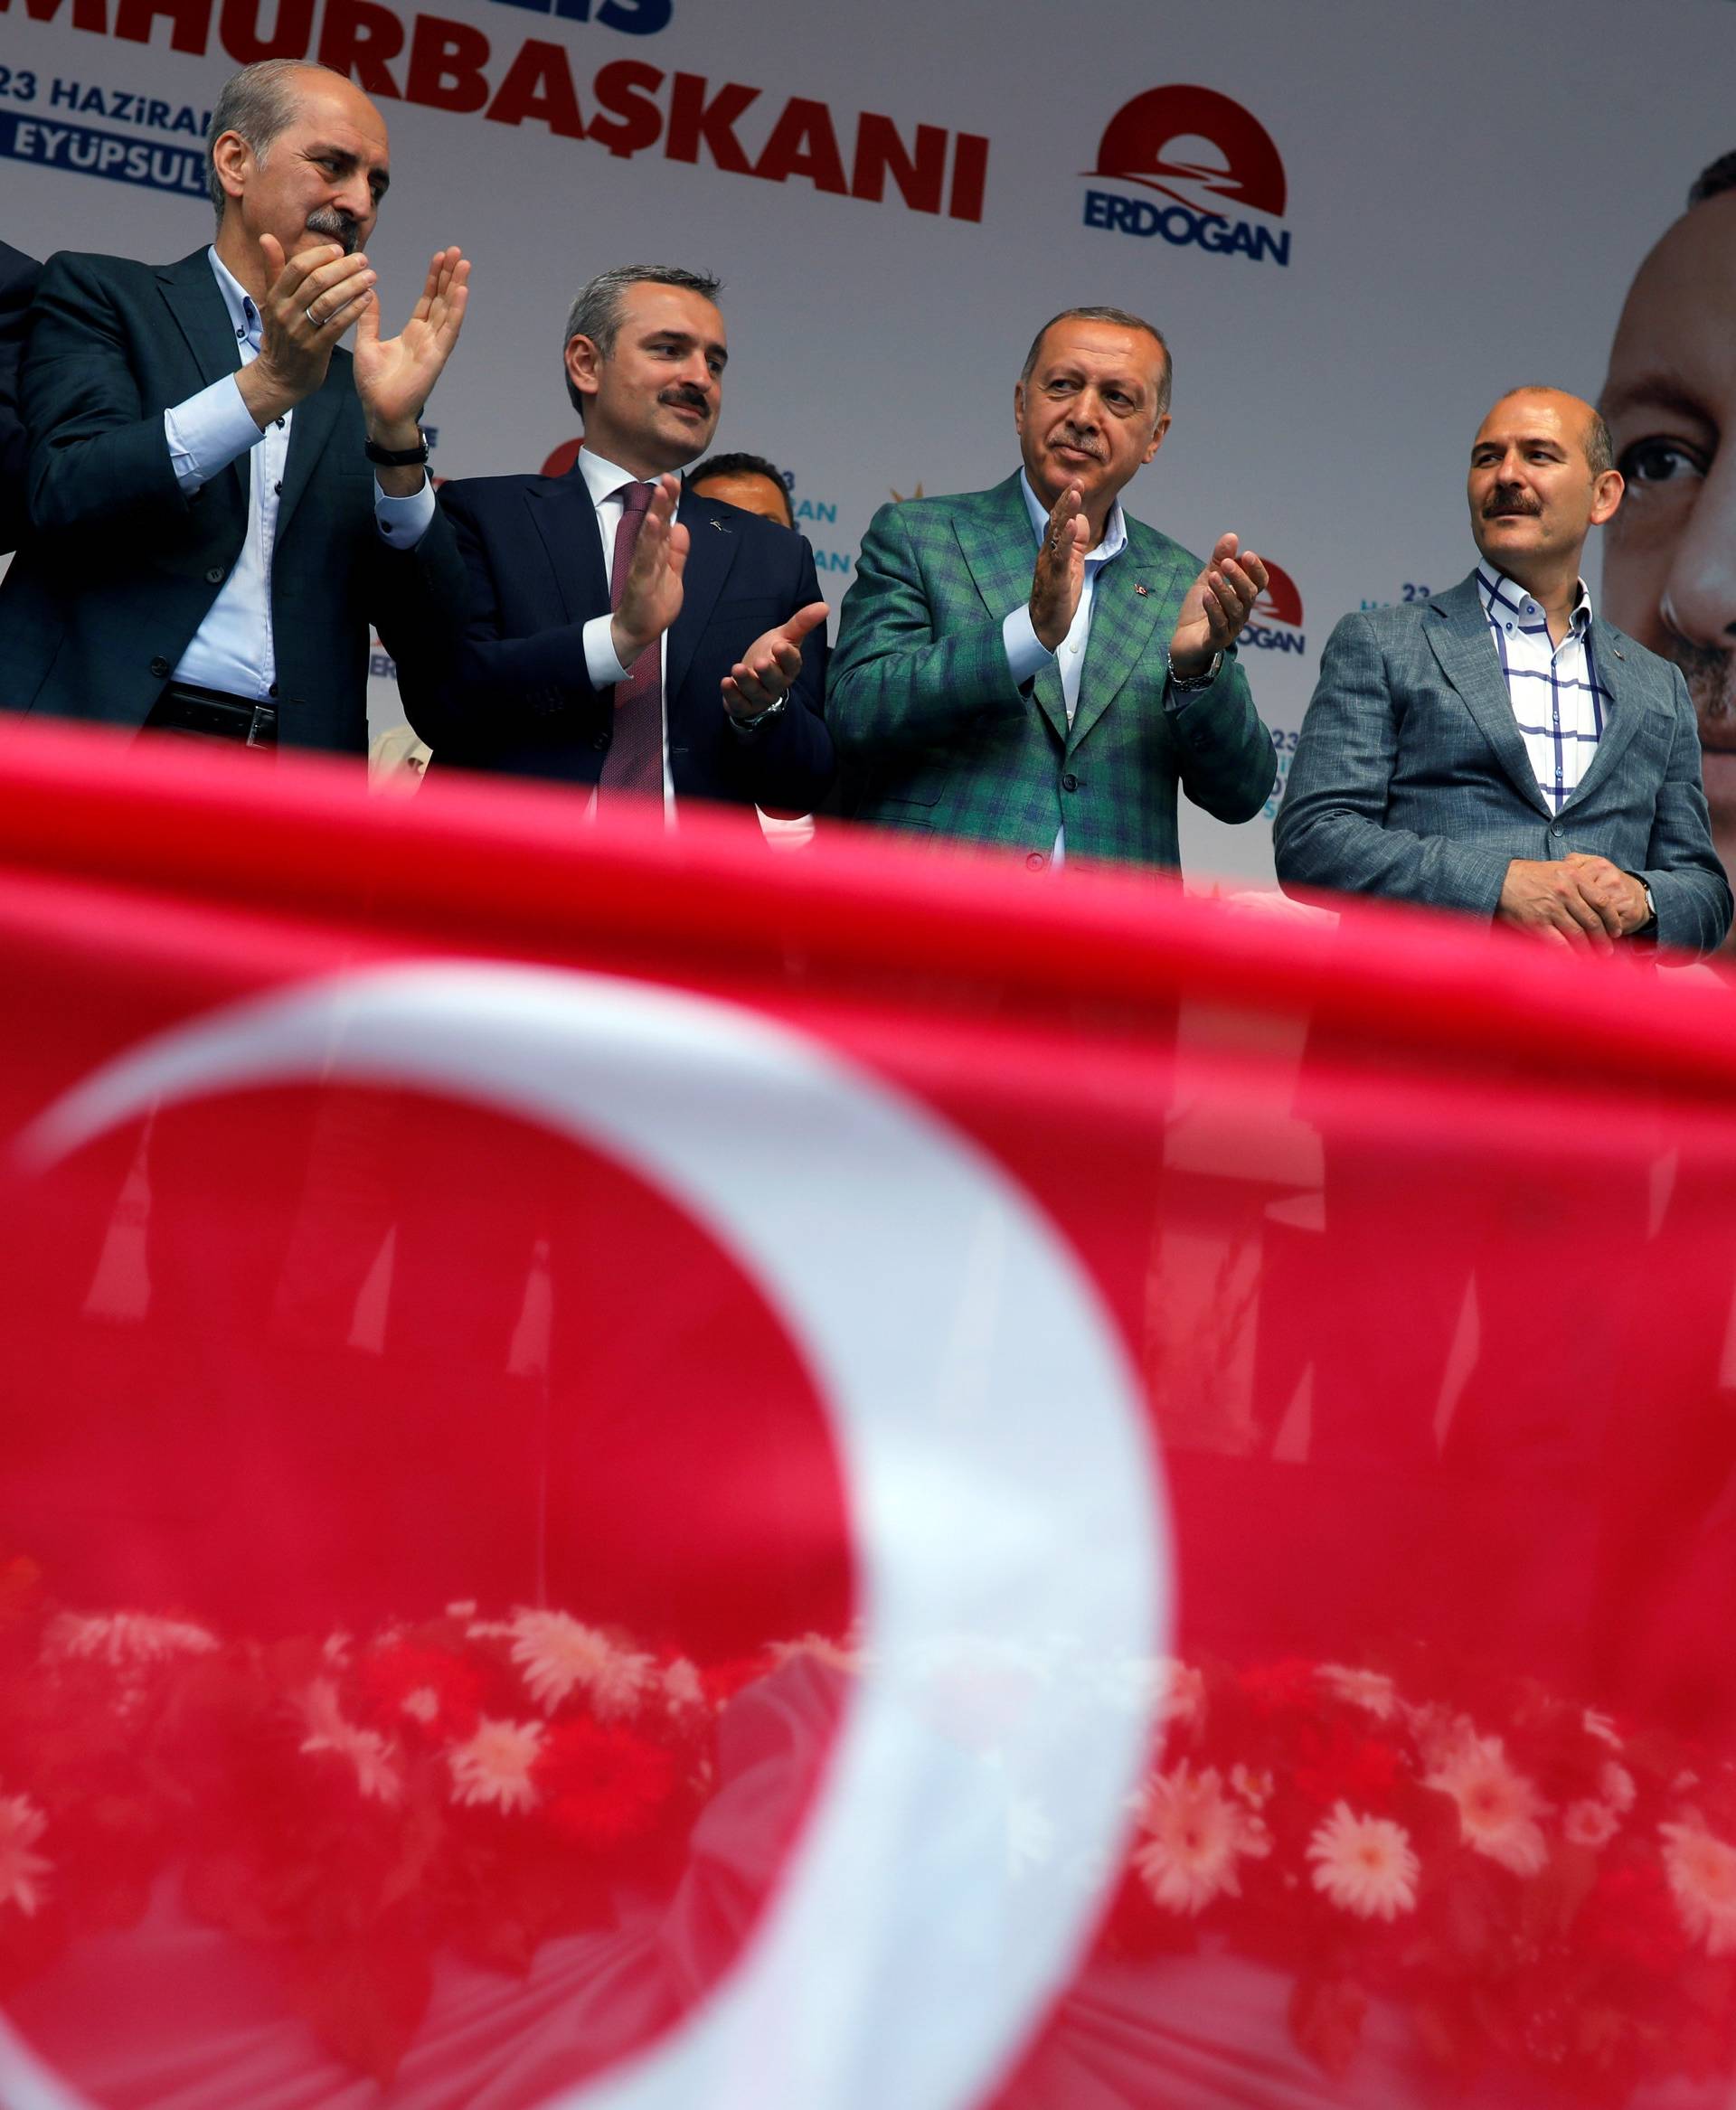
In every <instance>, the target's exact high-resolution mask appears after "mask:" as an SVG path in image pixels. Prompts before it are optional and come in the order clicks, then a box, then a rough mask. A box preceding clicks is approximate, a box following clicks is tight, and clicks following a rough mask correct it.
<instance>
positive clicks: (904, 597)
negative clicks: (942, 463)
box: [826, 307, 1277, 870]
mask: <svg viewBox="0 0 1736 2110" xmlns="http://www.w3.org/2000/svg"><path fill="white" fill-rule="evenodd" d="M1169 383H1170V362H1169V347H1168V345H1167V344H1165V341H1164V338H1163V335H1162V334H1161V332H1159V331H1158V330H1156V329H1155V328H1154V327H1153V326H1152V325H1151V324H1149V323H1147V322H1143V321H1141V320H1140V318H1139V317H1138V316H1133V315H1128V314H1127V313H1126V312H1125V311H1124V310H1122V309H1118V308H1107V307H1089V308H1070V309H1069V310H1067V311H1066V312H1065V313H1064V314H1062V315H1060V316H1056V317H1055V318H1054V320H1053V321H1052V322H1051V323H1049V324H1047V325H1044V327H1043V329H1042V330H1041V331H1039V332H1038V334H1037V338H1036V342H1035V343H1034V344H1033V345H1032V347H1031V353H1030V356H1029V357H1028V358H1027V359H1026V361H1025V363H1024V372H1023V373H1022V374H1021V376H1020V378H1019V382H1018V386H1017V387H1016V388H1015V389H1014V395H1013V407H1014V422H1015V424H1016V426H1017V428H1018V434H1019V450H1020V453H1021V454H1022V455H1023V457H1024V469H1023V471H1022V473H1021V474H1020V475H1018V476H1011V477H1009V478H1008V479H1007V481H1006V482H1005V484H1000V485H996V486H995V489H993V490H992V491H974V492H967V493H966V494H964V495H961V496H959V497H955V498H931V499H924V500H913V501H908V502H906V503H904V504H897V505H883V506H882V508H881V509H880V511H879V512H878V513H876V514H875V515H874V518H873V522H872V523H870V525H869V529H868V532H867V535H866V537H865V538H864V540H863V546H862V554H861V556H860V558H859V559H858V560H857V564H856V577H855V580H854V584H853V585H852V586H851V589H850V591H849V593H848V594H847V595H846V596H845V598H844V614H843V619H842V622H841V625H840V628H839V633H838V643H837V649H836V651H835V653H834V654H833V656H832V665H831V671H830V674H829V676H828V679H827V684H826V688H827V692H826V720H827V722H828V723H829V725H830V726H831V728H832V735H833V739H834V740H835V744H836V746H837V748H838V749H839V752H840V754H841V755H842V756H843V757H844V761H845V764H846V767H847V768H849V770H850V772H851V774H852V777H853V778H854V787H855V788H854V805H853V810H854V814H855V816H856V818H857V819H859V820H863V821H870V822H875V823H879V824H882V825H884V826H888V827H896V828H901V829H913V830H918V831H925V832H928V833H930V834H936V835H953V836H967V837H969V838H971V839H973V840H975V841H977V842H981V843H1001V844H1004V845H1005V846H1007V847H1008V848H1010V849H1014V850H1020V851H1023V852H1024V853H1025V862H1026V863H1027V864H1029V865H1030V866H1031V867H1032V868H1033V870H1034V869H1038V868H1041V867H1042V866H1044V865H1047V864H1049V863H1051V862H1054V863H1060V862H1061V861H1062V859H1063V858H1072V857H1092V858H1109V859H1116V860H1118V861H1120V862H1126V863H1137V864H1154V865H1168V866H1174V865H1175V863H1176V862H1178V855H1179V850H1178V843H1177V839H1176V832H1175V787H1176V786H1177V784H1180V785H1181V786H1182V787H1183V788H1184V790H1185V791H1186V793H1187V795H1188V796H1189V797H1190V798H1191V799H1193V800H1194V803H1195V804H1196V805H1201V806H1203V807H1204V808H1205V810H1206V811H1207V812H1208V813H1211V814H1215V815H1217V817H1218V818H1219V819H1220V820H1224V821H1245V820H1250V819H1251V818H1252V817H1253V815H1256V814H1257V813H1259V811H1260V808H1261V806H1262V805H1264V804H1265V802H1266V797H1267V794H1268V793H1269V791H1270V790H1271V788H1272V784H1273V781H1274V779H1275V777H1276V775H1277V761H1276V758H1275V756H1274V754H1273V750H1272V741H1271V736H1270V734H1269V732H1268V731H1267V730H1266V728H1265V726H1263V725H1262V724H1261V723H1260V718H1259V716H1258V714H1257V713H1256V711H1255V710H1254V707H1253V703H1252V701H1251V699H1250V696H1249V693H1248V683H1247V681H1246V679H1245V678H1244V677H1243V674H1242V672H1241V667H1240V666H1239V665H1238V664H1236V658H1235V654H1234V650H1233V646H1234V642H1235V639H1236V636H1237V635H1238V633H1239V632H1240V631H1241V627H1242V626H1243V624H1244V623H1246V621H1247V620H1248V617H1249V615H1250V612H1251V610H1252V608H1253V606H1254V603H1255V601H1256V600H1258V598H1260V594H1261V592H1262V591H1263V590H1264V589H1265V586H1266V567H1265V566H1264V565H1263V564H1262V563H1261V562H1260V559H1259V558H1258V557H1257V556H1255V555H1254V553H1253V551H1251V550H1249V551H1240V553H1239V552H1238V544H1237V539H1236V537H1235V536H1234V535H1222V536H1221V537H1220V538H1219V540H1218V543H1217V546H1216V548H1215V549H1214V550H1213V551H1212V559H1211V561H1210V562H1209V563H1208V564H1206V565H1204V566H1202V565H1201V564H1200V561H1199V560H1198V559H1197V558H1195V557H1191V556H1189V554H1188V553H1187V551H1185V550H1184V549H1182V548H1181V547H1180V546H1179V545H1178V544H1176V543H1175V542H1171V541H1170V540H1169V538H1168V537H1167V536H1166V535H1160V534H1158V533H1157V532H1156V530H1155V529H1153V528H1148V527H1146V526H1144V525H1142V524H1141V523H1139V522H1138V521H1136V520H1129V519H1128V518H1127V515H1126V514H1125V513H1123V512H1122V510H1121V506H1120V503H1119V495H1120V492H1121V490H1122V487H1123V486H1124V485H1126V484H1127V483H1128V482H1129V481H1131V479H1132V477H1133V476H1134V475H1135V473H1136V471H1137V470H1138V469H1139V468H1140V466H1142V465H1143V464H1144V463H1146V462H1148V461H1149V460H1150V459H1151V457H1152V456H1153V455H1155V454H1156V451H1157V449H1158V447H1160V446H1161V445H1162V444H1163V438H1164V435H1165V432H1166V431H1167V430H1168V429H1169ZM1165 648H1167V649H1165Z"/></svg>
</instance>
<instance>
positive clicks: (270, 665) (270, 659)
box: [163, 249, 434, 702]
mask: <svg viewBox="0 0 1736 2110" xmlns="http://www.w3.org/2000/svg"><path fill="white" fill-rule="evenodd" d="M206 254H207V255H208V256H209V257H210V259H211V268H212V274H213V275H214V277H215V278H216V280H217V289H218V291H219V292H220V293H221V294H222V297H223V306H224V307H225V308H226V309H227V310H228V313H229V321H230V327H231V329H232V330H233V331H234V333H235V342H236V344H238V345H239V346H240V347H241V363H242V365H243V366H249V365H251V364H252V363H253V361H254V360H255V359H257V358H258V357H259V341H260V334H261V332H260V325H259V310H258V308H256V307H255V306H254V305H253V302H252V300H251V299H250V297H249V296H248V294H247V292H246V290H245V289H244V287H242V286H241V282H240V280H239V279H237V278H236V277H235V275H234V274H233V272H231V270H230V269H229V268H228V267H227V265H225V264H224V263H223V261H222V259H221V258H220V257H219V256H218V254H217V251H216V250H214V249H213V250H207V252H206ZM294 416H295V412H294V411H293V410H290V411H286V412H285V414H284V415H283V416H282V417H281V418H278V419H275V420H274V421H273V422H272V423H271V424H270V425H269V426H268V427H267V429H265V430H264V431H263V432H261V431H260V430H259V427H258V425H256V424H255V423H254V421H253V413H252V411H251V410H249V409H248V407H247V404H246V402H245V401H244V400H243V399H242V396H241V389H240V387H239V385H238V384H237V382H236V380H235V376H234V375H233V374H232V373H230V374H225V375H224V376H223V378H222V381H212V384H211V386H210V387H209V388H207V389H201V390H200V391H199V393H198V394H197V395H194V396H189V397H188V398H187V400H185V402H183V403H177V404H175V407H174V409H173V410H165V411H164V413H163V431H164V436H165V438H166V440H167V442H168V448H169V461H170V464H171V466H173V467H174V470H175V482H176V483H177V484H179V485H180V486H181V488H182V490H183V491H184V493H185V494H186V495H187V496H188V497H191V496H192V495H193V493H194V492H195V491H197V490H199V489H200V488H201V486H202V485H205V484H208V483H210V481H211V479H212V477H213V476H220V475H221V474H222V471H223V470H224V469H226V468H227V467H228V466H229V465H230V464H231V462H234V461H239V460H240V459H241V457H242V456H243V455H248V454H250V460H249V463H248V471H249V475H248V512H247V539H246V541H245V542H243V543H242V544H241V555H240V556H239V557H238V558H237V559H236V560H235V563H234V566H233V568H232V569H231V571H230V574H229V577H228V578H227V579H224V581H223V584H222V590H221V591H220V592H219V594H218V596H217V598H216V599H215V600H214V601H212V604H211V607H210V608H209V610H208V611H207V612H206V615H205V619H204V621H203V623H201V624H200V626H199V627H198V629H197V630H196V631H195V632H194V633H193V638H192V641H191V642H190V643H189V645H188V646H187V649H186V650H185V652H184V653H183V654H182V655H181V659H180V662H179V664H177V665H176V667H175V680H176V681H177V682H190V683H193V686H194V687H196V688H201V689H216V690H218V691H220V692H222V694H223V695H225V696H240V697H242V698H243V699H245V700H246V701H248V702H266V701H268V700H269V698H270V697H272V696H274V695H275V694H276V693H277V680H278V655H277V646H276V644H275V642H274V640H273V637H272V635H271V552H272V550H273V548H274V546H275V544H276V542H277V537H278V501H279V500H280V499H281V497H282V495H283V471H284V465H285V463H286V461H287V460H288V454H289V430H290V420H291V419H293V418H294ZM373 517H374V523H375V525H376V526H377V527H378V528H379V530H380V532H381V534H382V536H383V537H384V538H385V539H386V540H387V541H389V542H391V543H392V545H393V547H394V548H396V549H401V550H413V549H414V548H415V547H416V545H417V543H418V542H420V541H421V539H422V537H423V535H424V534H426V533H427V532H428V528H429V523H430V522H431V521H432V520H433V518H434V489H433V485H431V484H430V483H429V480H428V478H427V477H426V476H424V477H423V479H422V487H421V489H420V491H417V492H415V493H413V494H412V495H410V497H408V498H389V497H388V496H387V495H386V494H385V493H384V492H383V491H382V489H381V488H380V483H379V479H378V478H377V477H376V478H375V479H374V486H373Z"/></svg>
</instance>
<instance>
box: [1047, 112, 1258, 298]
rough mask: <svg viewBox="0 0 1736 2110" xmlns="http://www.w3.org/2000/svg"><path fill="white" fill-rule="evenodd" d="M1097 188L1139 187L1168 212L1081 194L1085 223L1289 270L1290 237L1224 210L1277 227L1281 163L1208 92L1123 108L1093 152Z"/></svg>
mask: <svg viewBox="0 0 1736 2110" xmlns="http://www.w3.org/2000/svg"><path fill="white" fill-rule="evenodd" d="M1085 174H1086V175H1087V177H1088V178H1090V179H1091V180H1093V181H1103V180H1108V181H1109V182H1111V183H1118V184H1137V185H1138V186H1139V187H1140V188H1141V189H1143V190H1147V191H1155V192H1156V193H1158V194H1159V196H1161V197H1164V198H1167V199H1168V200H1170V201H1171V203H1169V204H1168V205H1166V206H1159V205H1155V204H1153V203H1150V202H1149V201H1148V200H1146V199H1141V198H1125V197H1118V196H1117V195H1116V194H1115V193H1113V192H1109V191H1099V190H1089V191H1087V192H1086V193H1085V224H1086V226H1087V227H1098V228H1102V229H1105V230H1107V231H1111V232H1115V233H1119V234H1137V235H1144V236H1146V237H1149V236H1151V235H1155V234H1156V235H1162V236H1163V238H1164V240H1165V241H1167V242H1169V243H1171V244H1172V245H1174V246H1175V247H1177V248H1183V247H1186V246H1188V245H1194V246H1196V247H1198V248H1200V249H1203V250H1208V251H1211V252H1212V253H1214V254H1219V255H1241V256H1246V257H1249V258H1250V259H1252V260H1253V261H1255V262H1256V263H1261V262H1271V263H1276V264H1282V265H1288V262H1289V260H1290V237H1289V231H1288V229H1277V230H1274V229H1272V228H1270V227H1263V226H1257V225H1254V224H1252V223H1250V221H1247V220H1246V219H1240V218H1238V219H1232V218H1231V215H1230V213H1229V212H1227V211H1226V210H1225V207H1226V206H1237V207H1240V208H1241V209H1242V211H1243V212H1258V213H1261V214H1264V215H1266V216H1268V217H1269V218H1270V219H1274V220H1276V219H1278V218H1279V217H1280V216H1281V215H1282V213H1283V212H1284V209H1285V205H1286V203H1287V202H1288V196H1289V186H1288V183H1287V181H1286V178H1285V174H1284V162H1283V157H1282V156H1281V155H1279V153H1278V146H1277V145H1276V143H1275V142H1274V140H1273V138H1272V136H1271V134H1270V133H1269V131H1268V130H1267V129H1266V127H1265V126H1264V125H1262V124H1261V123H1260V119H1259V118H1256V117H1255V116H1254V114H1253V112H1252V111H1251V110H1249V109H1246V108H1243V106H1242V105H1241V103H1239V102H1236V101H1234V100H1233V99H1231V97H1229V96H1227V95H1222V94H1220V93H1219V91H1218V90H1217V89H1214V88H1200V87H1194V86H1187V85H1184V84H1182V83H1179V82H1178V83H1172V84H1171V85H1169V86H1167V87H1165V88H1151V89H1146V92H1145V93H1144V94H1143V95H1137V96H1135V97H1134V99H1133V100H1132V101H1131V102H1127V103H1123V104H1122V106H1121V108H1119V109H1118V110H1117V112H1116V113H1115V115H1114V116H1113V117H1112V118H1110V119H1109V124H1108V126H1107V127H1105V129H1104V133H1103V137H1102V139H1101V140H1100V141H1099V145H1098V149H1097V165H1096V166H1095V167H1094V168H1090V169H1088V170H1086V172H1085Z"/></svg>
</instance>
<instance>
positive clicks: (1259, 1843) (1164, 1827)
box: [1133, 1759, 1272, 1914]
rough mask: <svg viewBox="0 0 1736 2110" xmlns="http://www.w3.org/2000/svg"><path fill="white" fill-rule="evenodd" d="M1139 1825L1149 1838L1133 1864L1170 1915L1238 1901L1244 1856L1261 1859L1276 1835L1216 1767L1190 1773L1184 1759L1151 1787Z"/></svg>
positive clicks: (1158, 1776) (1155, 1778)
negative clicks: (1235, 1797) (1226, 1785)
mask: <svg viewBox="0 0 1736 2110" xmlns="http://www.w3.org/2000/svg"><path fill="white" fill-rule="evenodd" d="M1139 1820H1140V1823H1142V1824H1143V1825H1144V1826H1145V1828H1146V1831H1147V1832H1150V1834H1151V1837H1150V1838H1149V1839H1148V1840H1147V1841H1146V1843H1145V1844H1144V1845H1143V1846H1142V1847H1140V1848H1139V1849H1138V1851H1137V1852H1136V1853H1135V1855H1134V1857H1133V1865H1134V1867H1135V1868H1136V1869H1137V1870H1138V1872H1139V1875H1140V1878H1141V1879H1142V1880H1143V1881H1144V1883H1145V1885H1146V1889H1148V1890H1149V1891H1150V1892H1151V1894H1152V1897H1153V1898H1155V1899H1156V1902H1157V1903H1158V1904H1159V1905H1161V1906H1164V1907H1165V1908H1166V1909H1167V1910H1169V1911H1171V1912H1180V1913H1187V1914H1194V1913H1199V1912H1203V1911H1204V1909H1205V1907H1207V1906H1208V1905H1210V1904H1211V1902H1212V1899H1213V1898H1218V1897H1222V1896H1228V1897H1231V1898H1240V1897H1241V1883H1240V1881H1239V1880H1238V1879H1237V1870H1236V1864H1237V1863H1238V1861H1239V1860H1241V1857H1242V1856H1243V1855H1244V1854H1246V1855H1248V1856H1249V1857H1250V1858H1251V1859H1253V1860H1261V1859H1263V1858H1264V1857H1265V1856H1266V1855H1267V1854H1269V1852H1270V1851H1272V1841H1271V1834H1270V1833H1269V1832H1268V1831H1267V1829H1266V1827H1265V1825H1264V1824H1263V1823H1261V1822H1260V1819H1259V1818H1258V1817H1256V1816H1255V1815H1254V1814H1253V1813H1252V1812H1251V1811H1249V1810H1247V1809H1244V1808H1243V1807H1242V1805H1241V1804H1240V1803H1237V1802H1234V1801H1232V1800H1231V1798H1230V1797H1229V1796H1228V1795H1226V1794H1224V1792H1223V1783H1222V1777H1221V1776H1220V1775H1219V1773H1218V1770H1217V1768H1216V1767H1215V1766H1208V1767H1207V1768H1206V1770H1205V1771H1204V1772H1203V1773H1199V1774H1195V1773H1192V1772H1190V1771H1189V1768H1188V1763H1187V1761H1186V1759H1183V1760H1182V1762H1181V1763H1180V1765H1178V1766H1174V1767H1173V1768H1172V1769H1171V1770H1170V1771H1169V1772H1167V1773H1158V1774H1154V1775H1153V1776H1152V1777H1151V1779H1150V1780H1149V1781H1148V1782H1147V1783H1146V1790H1145V1793H1144V1794H1143V1795H1142V1796H1141V1798H1140V1809H1139Z"/></svg>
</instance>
